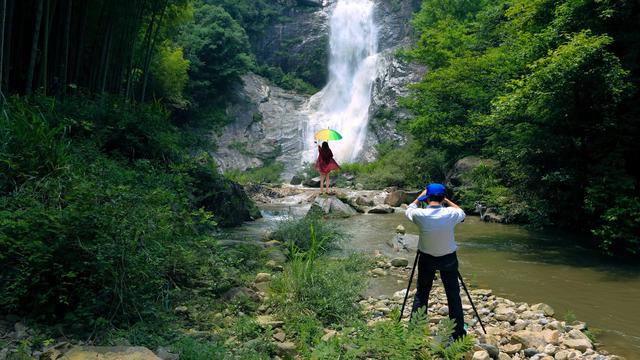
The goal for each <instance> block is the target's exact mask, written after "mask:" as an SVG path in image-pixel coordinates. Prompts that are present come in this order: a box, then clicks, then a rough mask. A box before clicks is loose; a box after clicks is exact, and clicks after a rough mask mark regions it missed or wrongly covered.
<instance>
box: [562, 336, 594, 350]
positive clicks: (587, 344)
mask: <svg viewBox="0 0 640 360" xmlns="http://www.w3.org/2000/svg"><path fill="white" fill-rule="evenodd" d="M562 343H563V344H564V346H566V347H568V348H571V349H576V350H580V351H586V350H587V349H593V344H591V341H589V340H585V339H564V341H563V342H562Z"/></svg>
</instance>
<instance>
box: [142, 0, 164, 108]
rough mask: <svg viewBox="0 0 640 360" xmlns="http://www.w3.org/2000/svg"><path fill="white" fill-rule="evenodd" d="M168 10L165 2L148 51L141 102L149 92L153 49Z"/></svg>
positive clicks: (143, 71)
mask: <svg viewBox="0 0 640 360" xmlns="http://www.w3.org/2000/svg"><path fill="white" fill-rule="evenodd" d="M166 9H167V1H165V2H164V5H163V6H162V12H161V13H160V19H159V20H158V23H157V24H156V29H155V31H154V34H153V38H151V39H150V40H151V41H150V43H149V48H148V49H147V54H146V56H145V63H144V69H143V70H142V73H143V80H142V95H141V96H140V102H144V99H145V95H146V92H147V81H148V80H149V66H150V65H151V57H152V56H153V48H154V46H155V43H156V40H158V35H159V34H160V27H161V26H162V19H163V18H164V13H165V10H166Z"/></svg>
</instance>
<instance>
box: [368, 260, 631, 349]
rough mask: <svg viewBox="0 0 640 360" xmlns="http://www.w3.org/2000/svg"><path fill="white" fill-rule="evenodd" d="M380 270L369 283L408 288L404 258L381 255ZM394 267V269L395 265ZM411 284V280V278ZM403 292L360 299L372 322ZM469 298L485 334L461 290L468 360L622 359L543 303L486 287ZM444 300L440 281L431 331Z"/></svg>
mask: <svg viewBox="0 0 640 360" xmlns="http://www.w3.org/2000/svg"><path fill="white" fill-rule="evenodd" d="M377 265H378V267H376V268H374V269H372V270H371V271H370V276H371V277H372V281H376V279H377V278H379V277H383V276H393V277H396V278H397V281H398V282H399V283H402V284H406V283H407V281H408V277H409V274H410V272H411V264H409V261H408V260H407V259H405V258H394V259H390V260H389V259H386V258H384V257H382V256H380V257H379V258H378V260H377ZM394 265H398V266H394ZM414 283H415V279H414ZM405 292H406V290H401V291H397V292H395V293H393V294H385V295H380V296H378V297H377V298H373V297H369V298H367V299H363V300H362V301H360V305H361V306H362V308H363V311H365V312H366V313H367V314H368V316H369V317H370V323H373V322H375V321H380V320H382V319H385V318H387V314H389V313H390V312H391V310H392V309H393V308H394V307H401V306H402V301H403V299H404V295H405ZM414 294H415V290H411V291H410V293H409V295H410V296H409V300H408V301H407V307H406V309H405V313H404V314H403V319H405V320H407V318H408V316H409V313H410V309H411V306H412V304H413V298H412V297H413V295H414ZM470 294H471V298H472V300H473V303H474V304H475V306H476V308H477V310H478V314H479V315H480V317H481V319H482V323H483V324H484V326H485V329H486V331H487V334H486V335H485V334H484V333H483V331H482V328H481V326H480V324H479V323H478V320H477V317H476V316H475V314H474V312H473V308H472V306H471V303H470V302H469V299H468V298H467V297H466V296H465V294H464V292H462V291H461V296H462V303H463V310H464V313H465V322H466V323H467V324H468V325H469V328H468V330H467V331H468V332H469V334H470V335H472V336H473V337H474V338H476V346H475V348H474V350H473V351H472V353H470V354H469V356H468V358H469V359H474V360H488V359H499V360H509V359H512V360H516V359H518V360H521V359H532V360H554V359H555V360H568V359H576V360H578V359H584V360H606V359H621V358H620V357H618V356H615V355H611V354H609V353H607V352H606V351H602V350H598V345H599V344H598V343H594V342H593V341H592V340H591V338H590V337H589V336H590V333H589V331H588V328H587V326H586V324H585V323H583V322H580V321H574V322H572V323H567V322H566V321H562V320H559V319H556V318H555V317H554V316H555V311H554V309H553V308H552V307H551V306H549V305H546V304H544V303H539V304H527V303H524V302H513V301H511V300H509V299H505V298H502V297H499V296H496V295H494V294H493V292H492V290H490V289H471V290H470ZM448 314H449V308H448V307H447V298H446V295H445V293H444V289H443V287H442V283H441V282H440V281H439V280H436V281H434V287H433V290H432V292H431V296H430V297H429V309H428V316H429V322H430V323H431V325H432V326H433V327H434V329H435V326H436V324H438V322H439V321H440V320H441V319H443V318H445V317H448Z"/></svg>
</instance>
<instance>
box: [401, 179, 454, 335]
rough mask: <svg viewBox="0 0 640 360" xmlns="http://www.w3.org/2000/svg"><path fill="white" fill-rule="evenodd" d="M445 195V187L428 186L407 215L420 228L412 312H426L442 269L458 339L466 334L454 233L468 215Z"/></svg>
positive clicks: (450, 314)
mask: <svg viewBox="0 0 640 360" xmlns="http://www.w3.org/2000/svg"><path fill="white" fill-rule="evenodd" d="M445 192H446V189H445V187H444V185H442V184H429V185H428V186H427V188H426V189H425V190H424V191H422V193H420V195H419V196H418V198H417V199H415V200H414V201H413V203H411V205H409V207H408V208H407V210H406V212H405V214H406V216H407V218H409V220H411V221H412V222H413V223H415V224H416V225H418V228H419V229H420V240H419V242H418V254H417V256H418V257H419V259H418V284H417V291H416V296H415V298H414V301H413V309H412V310H411V313H412V314H413V312H415V311H416V310H418V309H419V308H420V307H423V306H424V307H425V312H426V308H427V305H428V300H429V292H430V291H431V287H432V285H433V279H434V277H435V274H436V270H439V271H440V277H441V278H442V283H443V284H444V290H445V293H446V294H447V304H448V306H449V318H450V319H453V320H455V323H456V326H455V328H454V331H453V334H452V337H453V339H454V340H455V339H458V338H460V337H462V336H464V335H465V334H466V331H465V330H464V314H463V312H462V300H461V299H460V288H459V284H458V258H457V256H456V249H457V245H456V242H455V239H454V235H453V230H454V227H455V226H456V225H457V224H458V223H460V222H462V221H463V220H464V218H465V213H464V211H463V210H462V209H461V208H460V207H459V206H458V205H456V204H454V203H453V202H452V201H451V200H449V199H447V198H446V197H445ZM421 201H426V202H427V203H428V206H427V207H426V208H424V209H421V208H419V207H418V204H419V202H421ZM443 205H447V206H446V207H445V206H443Z"/></svg>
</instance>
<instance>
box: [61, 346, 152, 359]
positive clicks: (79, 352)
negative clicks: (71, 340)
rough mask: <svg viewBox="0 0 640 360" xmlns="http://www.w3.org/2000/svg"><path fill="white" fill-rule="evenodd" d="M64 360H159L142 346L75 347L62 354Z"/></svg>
mask: <svg viewBox="0 0 640 360" xmlns="http://www.w3.org/2000/svg"><path fill="white" fill-rule="evenodd" d="M64 359H65V360H85V359H100V360H161V359H160V358H159V357H158V356H156V354H154V353H153V352H152V351H151V350H149V349H147V348H145V347H142V346H130V347H129V346H76V347H73V348H71V350H69V351H68V352H67V353H66V354H64Z"/></svg>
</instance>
